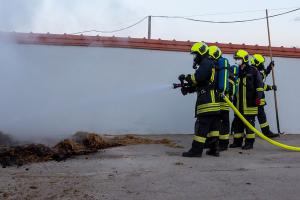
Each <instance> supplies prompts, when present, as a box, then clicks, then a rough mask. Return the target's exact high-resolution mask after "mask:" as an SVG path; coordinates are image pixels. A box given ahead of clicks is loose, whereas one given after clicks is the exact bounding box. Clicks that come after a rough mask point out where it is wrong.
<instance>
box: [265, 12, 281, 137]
mask: <svg viewBox="0 0 300 200" xmlns="http://www.w3.org/2000/svg"><path fill="white" fill-rule="evenodd" d="M266 19H267V29H268V39H269V53H270V59H271V61H273V56H272V47H271V36H270V26H269V15H268V9H266ZM272 80H273V85H276V83H275V73H274V66H272ZM273 92H274V101H275V112H276V123H277V131H278V133H279V134H280V133H281V131H280V124H279V113H278V103H277V93H276V91H275V90H273Z"/></svg>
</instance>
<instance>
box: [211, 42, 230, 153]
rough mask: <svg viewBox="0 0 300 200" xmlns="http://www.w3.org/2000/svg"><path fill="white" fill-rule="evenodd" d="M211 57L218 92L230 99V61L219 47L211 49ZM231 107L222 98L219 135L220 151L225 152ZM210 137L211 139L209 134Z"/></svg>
mask: <svg viewBox="0 0 300 200" xmlns="http://www.w3.org/2000/svg"><path fill="white" fill-rule="evenodd" d="M209 56H210V58H211V59H212V60H213V61H214V63H215V65H216V66H217V67H216V71H217V74H218V75H217V77H218V79H217V83H216V85H217V87H216V88H217V90H218V92H219V93H220V94H221V93H223V94H225V95H226V96H227V97H229V86H228V78H229V76H228V71H229V68H230V65H229V61H228V60H227V59H226V58H224V57H222V51H221V50H220V48H218V47H217V46H210V47H209ZM229 130H230V122H229V105H228V104H227V103H226V102H225V101H224V100H223V99H222V98H220V134H219V151H225V150H227V149H228V145H229ZM208 137H211V135H210V134H208Z"/></svg>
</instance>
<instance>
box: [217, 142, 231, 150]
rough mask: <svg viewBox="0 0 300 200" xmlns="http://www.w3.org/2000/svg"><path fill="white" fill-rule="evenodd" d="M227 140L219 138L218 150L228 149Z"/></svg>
mask: <svg viewBox="0 0 300 200" xmlns="http://www.w3.org/2000/svg"><path fill="white" fill-rule="evenodd" d="M228 145H229V140H219V151H226V150H227V149H228Z"/></svg>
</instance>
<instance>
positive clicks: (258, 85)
mask: <svg viewBox="0 0 300 200" xmlns="http://www.w3.org/2000/svg"><path fill="white" fill-rule="evenodd" d="M254 73H255V77H256V78H255V80H256V81H255V84H254V85H255V89H256V98H258V99H262V98H263V92H264V82H263V80H262V77H261V74H260V72H259V71H258V70H256V69H255V70H254Z"/></svg>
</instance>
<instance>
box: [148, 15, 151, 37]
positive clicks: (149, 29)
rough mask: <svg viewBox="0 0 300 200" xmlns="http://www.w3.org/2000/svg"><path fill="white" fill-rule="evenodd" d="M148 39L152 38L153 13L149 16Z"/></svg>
mask: <svg viewBox="0 0 300 200" xmlns="http://www.w3.org/2000/svg"><path fill="white" fill-rule="evenodd" d="M148 39H151V15H149V16H148Z"/></svg>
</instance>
